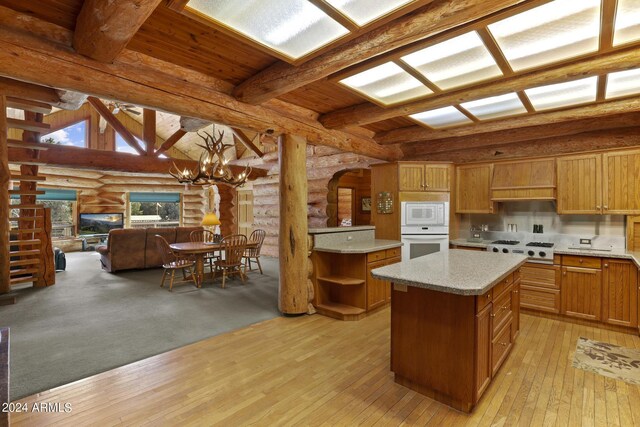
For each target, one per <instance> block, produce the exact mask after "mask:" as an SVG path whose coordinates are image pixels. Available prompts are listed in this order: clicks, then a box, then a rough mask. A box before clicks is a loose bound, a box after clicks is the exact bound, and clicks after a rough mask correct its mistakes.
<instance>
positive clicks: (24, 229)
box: [0, 98, 55, 291]
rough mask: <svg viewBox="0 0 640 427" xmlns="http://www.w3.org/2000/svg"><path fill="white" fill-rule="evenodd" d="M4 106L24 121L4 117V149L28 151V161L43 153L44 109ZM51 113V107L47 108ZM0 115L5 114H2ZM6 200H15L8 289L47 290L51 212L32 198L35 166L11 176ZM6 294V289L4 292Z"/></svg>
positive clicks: (24, 103)
mask: <svg viewBox="0 0 640 427" xmlns="http://www.w3.org/2000/svg"><path fill="white" fill-rule="evenodd" d="M6 105H7V106H10V107H13V108H19V109H21V110H23V111H24V119H19V118H9V117H6V115H5V118H6V127H7V129H8V134H7V138H6V145H7V148H8V149H14V150H15V149H19V150H28V153H30V157H32V158H33V159H34V160H36V159H37V158H38V155H39V154H38V153H39V152H40V151H42V150H46V149H47V148H48V147H47V145H46V144H41V143H40V142H39V139H40V138H39V137H40V133H41V132H46V131H47V130H48V129H49V125H48V124H46V123H43V113H46V112H47V105H46V104H42V103H38V102H33V101H29V100H21V99H16V98H9V99H8V100H7V103H6ZM48 111H51V107H50V106H49V107H48ZM0 114H6V113H5V112H4V111H3V112H1V113H0ZM11 129H19V130H21V131H22V138H21V139H15V138H10V137H9V135H12V134H13V135H15V134H19V132H15V131H11ZM10 178H11V185H10V187H9V188H10V189H9V190H8V194H9V196H11V195H13V196H16V195H17V196H19V198H20V200H19V202H18V203H15V201H16V200H15V199H13V202H14V203H12V201H11V200H9V206H7V208H8V212H9V218H8V219H9V224H10V228H9V230H8V233H9V248H7V249H8V254H9V277H8V284H9V289H11V287H13V286H15V285H18V284H24V283H29V282H31V283H33V286H49V285H52V284H54V283H55V263H54V259H53V249H52V245H51V211H50V209H48V208H45V206H44V205H42V204H38V203H37V202H36V197H37V196H38V195H40V194H44V193H45V192H44V191H41V190H38V189H37V185H38V183H40V182H43V181H45V178H44V177H42V176H39V175H38V166H37V165H33V164H31V162H28V161H27V162H23V163H21V166H20V173H12V174H11V176H10ZM4 290H5V291H6V286H5V288H4Z"/></svg>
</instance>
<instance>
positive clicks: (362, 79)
mask: <svg viewBox="0 0 640 427" xmlns="http://www.w3.org/2000/svg"><path fill="white" fill-rule="evenodd" d="M340 83H342V84H343V85H345V86H349V87H350V88H352V89H354V90H356V91H358V92H360V93H362V94H363V95H366V96H368V97H370V98H373V99H375V100H377V101H379V102H381V103H382V104H385V105H388V104H395V103H397V102H404V101H408V100H410V99H414V98H418V97H421V96H425V95H429V94H431V93H433V92H432V91H431V90H430V89H429V88H428V87H426V86H425V85H423V84H422V83H421V82H420V80H418V79H416V78H415V77H413V76H412V75H411V74H409V73H407V72H406V71H404V70H403V69H402V68H400V67H399V66H398V65H397V64H395V63H393V62H387V63H384V64H382V65H378V66H377V67H373V68H371V69H369V70H366V71H363V72H361V73H358V74H355V75H353V76H351V77H347V78H346V79H342V80H340Z"/></svg>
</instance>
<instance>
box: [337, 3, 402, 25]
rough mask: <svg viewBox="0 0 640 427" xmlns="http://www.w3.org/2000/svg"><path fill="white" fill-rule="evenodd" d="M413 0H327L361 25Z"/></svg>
mask: <svg viewBox="0 0 640 427" xmlns="http://www.w3.org/2000/svg"><path fill="white" fill-rule="evenodd" d="M412 1H413V0H387V1H380V0H326V2H327V3H329V4H330V5H331V6H333V7H334V8H336V9H337V10H339V11H340V12H341V13H342V14H343V15H345V16H347V17H348V18H349V19H351V20H352V21H353V22H355V23H356V24H358V25H359V26H363V25H366V24H368V23H369V22H371V21H374V20H376V19H378V18H380V17H382V16H384V15H386V14H388V13H390V12H393V11H394V10H396V9H399V8H400V7H402V6H404V5H406V4H408V3H411V2H412Z"/></svg>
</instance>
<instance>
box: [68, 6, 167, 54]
mask: <svg viewBox="0 0 640 427" xmlns="http://www.w3.org/2000/svg"><path fill="white" fill-rule="evenodd" d="M161 1H162V0H135V1H131V0H112V1H104V0H85V1H84V3H83V5H82V9H80V13H79V14H78V18H77V19H76V28H75V32H74V34H73V47H74V49H75V50H76V52H78V53H79V54H81V55H84V56H87V57H89V58H92V59H95V60H96V61H101V62H111V61H113V60H114V59H115V58H116V56H118V54H119V53H120V52H122V50H123V49H124V48H125V46H126V45H127V43H129V41H130V40H131V39H132V38H133V36H134V35H135V34H136V32H138V29H139V28H140V27H141V26H142V24H143V23H144V21H146V20H147V18H148V17H149V16H150V15H151V13H152V12H153V11H154V10H155V8H156V7H157V6H158V5H159V4H160V2H161Z"/></svg>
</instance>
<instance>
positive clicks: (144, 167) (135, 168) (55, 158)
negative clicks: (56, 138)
mask: <svg viewBox="0 0 640 427" xmlns="http://www.w3.org/2000/svg"><path fill="white" fill-rule="evenodd" d="M173 162H175V164H176V166H177V167H178V168H179V169H183V168H185V167H186V168H190V169H193V168H195V167H196V166H197V165H198V162H196V161H194V160H184V159H162V158H157V157H143V156H137V155H135V154H131V153H118V152H115V151H105V150H94V149H91V148H80V147H70V146H66V145H51V147H49V149H48V150H46V151H41V152H40V154H39V157H38V158H37V159H34V158H33V156H32V155H31V154H30V153H29V151H28V150H25V149H23V148H9V163H19V164H34V165H47V166H57V167H67V168H74V169H95V170H100V171H120V172H130V173H159V174H166V175H167V176H169V169H171V165H172V163H173ZM244 169H245V168H244V166H235V165H231V170H232V171H233V172H234V173H241V172H243V171H244ZM266 174H267V171H266V170H264V169H258V168H254V169H253V170H252V171H251V174H250V175H249V179H250V180H252V179H255V178H259V177H263V176H266Z"/></svg>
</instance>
